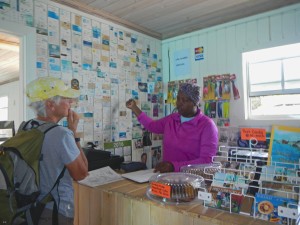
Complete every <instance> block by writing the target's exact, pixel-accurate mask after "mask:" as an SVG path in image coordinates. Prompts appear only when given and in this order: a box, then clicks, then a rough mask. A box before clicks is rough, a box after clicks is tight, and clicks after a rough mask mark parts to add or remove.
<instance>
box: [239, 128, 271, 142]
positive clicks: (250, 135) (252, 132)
mask: <svg viewBox="0 0 300 225" xmlns="http://www.w3.org/2000/svg"><path fill="white" fill-rule="evenodd" d="M241 138H242V140H251V139H256V140H257V141H266V130H265V129H259V128H241Z"/></svg>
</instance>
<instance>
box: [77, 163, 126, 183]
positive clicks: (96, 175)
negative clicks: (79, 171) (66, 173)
mask: <svg viewBox="0 0 300 225" xmlns="http://www.w3.org/2000/svg"><path fill="white" fill-rule="evenodd" d="M123 179H124V178H122V176H121V175H119V174H117V173H116V172H115V171H114V170H113V169H111V168H110V167H109V166H106V167H103V168H100V169H96V170H92V171H89V175H88V176H87V177H86V178H85V179H83V180H81V181H78V183H80V184H83V185H86V186H89V187H96V186H99V185H103V184H108V183H112V182H115V181H118V180H123Z"/></svg>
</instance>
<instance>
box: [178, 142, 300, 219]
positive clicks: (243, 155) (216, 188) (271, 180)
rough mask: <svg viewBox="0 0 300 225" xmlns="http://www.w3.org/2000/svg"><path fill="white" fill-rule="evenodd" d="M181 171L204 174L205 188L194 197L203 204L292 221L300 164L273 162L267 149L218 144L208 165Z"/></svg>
mask: <svg viewBox="0 0 300 225" xmlns="http://www.w3.org/2000/svg"><path fill="white" fill-rule="evenodd" d="M181 172H185V173H193V174H198V175H201V176H202V177H204V179H205V190H206V191H199V192H198V198H199V199H201V200H203V204H204V206H206V207H212V208H216V209H220V210H226V211H228V212H230V213H238V214H243V215H248V216H252V217H254V218H258V219H262V220H266V221H269V222H274V223H277V224H289V225H290V224H291V225H292V224H296V219H297V216H298V207H299V199H300V198H299V196H300V194H299V187H300V163H285V162H275V161H274V162H273V161H272V158H270V157H268V150H267V149H257V148H241V147H231V146H220V147H219V151H218V155H217V156H215V157H214V158H213V162H212V163H211V164H207V165H202V166H201V165H189V166H186V167H183V168H182V169H181ZM299 208H300V207H299Z"/></svg>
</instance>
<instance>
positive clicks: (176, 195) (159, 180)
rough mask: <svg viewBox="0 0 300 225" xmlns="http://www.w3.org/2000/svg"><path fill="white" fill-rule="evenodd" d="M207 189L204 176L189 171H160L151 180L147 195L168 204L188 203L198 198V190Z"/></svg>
mask: <svg viewBox="0 0 300 225" xmlns="http://www.w3.org/2000/svg"><path fill="white" fill-rule="evenodd" d="M200 190H201V191H203V190H205V184H204V178H203V177H201V176H198V175H194V174H188V173H181V172H177V173H160V174H157V175H154V176H152V177H151V178H150V180H149V185H148V188H147V192H146V195H147V197H148V198H149V199H151V200H154V201H156V202H160V203H166V204H187V203H190V202H194V201H200V200H199V199H198V191H200Z"/></svg>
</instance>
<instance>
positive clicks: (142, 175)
mask: <svg viewBox="0 0 300 225" xmlns="http://www.w3.org/2000/svg"><path fill="white" fill-rule="evenodd" d="M153 171H154V170H153V169H148V170H139V171H135V172H130V173H124V174H122V177H124V178H127V179H129V180H133V181H135V182H138V183H145V182H148V181H149V179H150V177H152V176H153V175H155V174H157V173H154V172H153Z"/></svg>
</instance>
